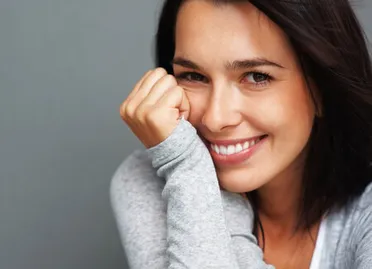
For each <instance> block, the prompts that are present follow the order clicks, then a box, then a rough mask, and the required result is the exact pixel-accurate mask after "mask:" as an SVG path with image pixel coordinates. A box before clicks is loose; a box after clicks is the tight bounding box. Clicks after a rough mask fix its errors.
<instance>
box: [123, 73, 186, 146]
mask: <svg viewBox="0 0 372 269" xmlns="http://www.w3.org/2000/svg"><path fill="white" fill-rule="evenodd" d="M189 111H190V104H189V101H188V99H187V97H186V94H185V92H184V90H183V88H181V87H180V86H178V84H177V81H176V79H175V77H174V76H172V75H169V74H167V72H166V70H165V69H163V68H156V69H154V70H150V71H148V72H147V73H146V74H145V75H144V76H143V77H142V78H141V79H140V80H139V81H138V82H137V84H136V85H135V87H134V89H133V90H132V92H131V93H130V94H129V96H128V97H127V99H126V100H125V101H124V102H123V103H122V104H121V106H120V116H121V118H122V119H123V120H124V121H125V122H126V123H127V125H128V126H129V128H130V129H131V130H132V132H133V133H134V134H135V135H136V136H137V137H138V138H139V140H140V141H141V142H142V143H143V144H144V145H145V147H146V148H151V147H154V146H156V145H157V144H159V143H161V142H162V141H164V140H165V139H166V138H167V137H168V136H169V135H170V134H171V133H172V131H173V130H174V129H175V128H176V126H177V124H178V121H179V118H180V116H181V115H183V116H184V118H185V119H187V118H188V116H189Z"/></svg>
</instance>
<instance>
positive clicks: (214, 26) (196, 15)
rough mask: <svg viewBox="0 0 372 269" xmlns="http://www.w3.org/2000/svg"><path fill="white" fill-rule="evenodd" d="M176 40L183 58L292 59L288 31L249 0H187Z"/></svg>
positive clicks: (182, 10) (178, 53) (179, 16)
mask: <svg viewBox="0 0 372 269" xmlns="http://www.w3.org/2000/svg"><path fill="white" fill-rule="evenodd" d="M175 39H176V40H175V41H176V52H175V54H176V55H178V56H183V57H187V56H189V57H192V58H199V59H200V58H211V57H213V55H214V56H216V55H219V57H223V56H226V59H221V60H223V61H229V60H231V59H232V58H234V59H239V58H253V57H265V58H269V59H273V60H275V61H276V62H283V61H286V60H288V59H289V58H293V50H292V47H291V45H290V42H289V41H288V39H287V37H286V35H285V33H284V32H283V31H282V30H281V29H280V28H279V27H278V26H277V25H276V24H275V23H273V22H272V21H271V20H270V19H269V18H267V17H266V15H265V14H264V13H262V12H260V11H259V10H258V9H257V8H256V7H255V6H253V5H252V4H250V3H249V2H248V1H247V2H244V3H234V2H232V3H228V4H224V5H218V6H216V5H213V4H212V2H211V1H196V0H195V1H186V2H185V3H184V4H183V5H182V7H181V9H180V11H179V14H178V17H177V23H176V34H175ZM242 54H244V55H242Z"/></svg>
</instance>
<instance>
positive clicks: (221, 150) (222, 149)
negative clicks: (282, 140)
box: [211, 138, 261, 155]
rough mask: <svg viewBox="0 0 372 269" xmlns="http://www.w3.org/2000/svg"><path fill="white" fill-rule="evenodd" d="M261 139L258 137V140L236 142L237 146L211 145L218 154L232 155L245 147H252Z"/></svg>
mask: <svg viewBox="0 0 372 269" xmlns="http://www.w3.org/2000/svg"><path fill="white" fill-rule="evenodd" d="M260 140H261V139H260V138H258V139H256V140H251V141H246V142H245V143H244V144H236V145H235V146H234V145H229V146H217V145H214V144H212V145H211V148H212V149H213V151H215V152H217V153H218V154H222V155H231V154H235V153H238V152H241V151H243V150H245V149H248V148H250V147H253V146H254V145H256V144H257V143H258V142H259V141H260Z"/></svg>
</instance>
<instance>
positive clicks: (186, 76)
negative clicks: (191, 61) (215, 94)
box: [175, 72, 206, 82]
mask: <svg viewBox="0 0 372 269" xmlns="http://www.w3.org/2000/svg"><path fill="white" fill-rule="evenodd" d="M175 77H176V79H178V80H185V81H197V82H205V81H206V78H205V77H204V76H203V75H201V74H199V73H195V72H185V73H181V74H179V75H176V76H175Z"/></svg>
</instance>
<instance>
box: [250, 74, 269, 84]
mask: <svg viewBox="0 0 372 269" xmlns="http://www.w3.org/2000/svg"><path fill="white" fill-rule="evenodd" d="M246 78H247V79H248V80H249V81H250V82H252V83H260V82H264V81H266V80H268V78H269V76H268V75H267V74H263V73H256V72H251V73H248V74H247V76H246Z"/></svg>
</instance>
